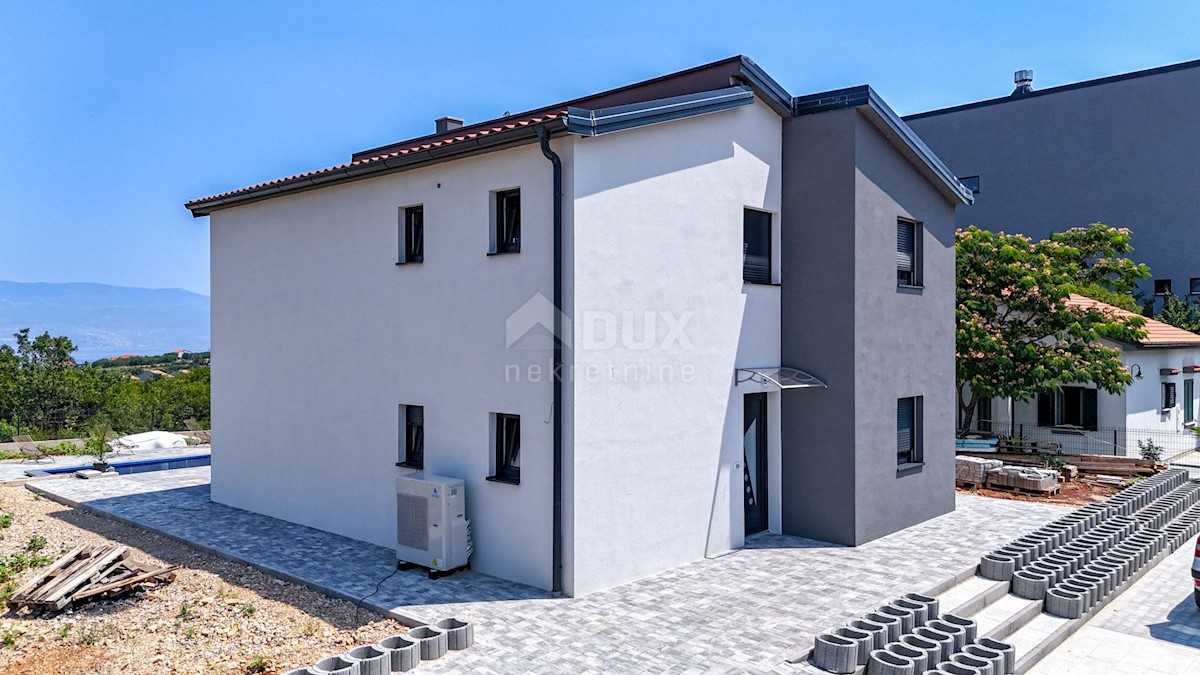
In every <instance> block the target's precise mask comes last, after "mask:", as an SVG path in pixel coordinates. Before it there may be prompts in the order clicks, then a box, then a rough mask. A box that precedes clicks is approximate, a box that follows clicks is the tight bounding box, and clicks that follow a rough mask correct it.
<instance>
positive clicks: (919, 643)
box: [900, 635, 942, 669]
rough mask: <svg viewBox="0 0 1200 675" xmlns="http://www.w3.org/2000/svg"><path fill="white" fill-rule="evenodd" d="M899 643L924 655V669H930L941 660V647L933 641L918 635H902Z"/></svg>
mask: <svg viewBox="0 0 1200 675" xmlns="http://www.w3.org/2000/svg"><path fill="white" fill-rule="evenodd" d="M900 642H903V643H904V644H906V645H908V646H909V647H912V648H913V649H916V650H918V651H920V652H921V653H922V654H924V659H925V667H926V669H928V668H931V667H932V666H933V664H935V663H937V662H938V661H940V660H941V659H942V647H941V645H939V644H938V643H936V642H934V641H933V640H928V639H926V638H923V637H921V636H920V635H902V636H900Z"/></svg>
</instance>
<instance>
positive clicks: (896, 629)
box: [867, 612, 904, 642]
mask: <svg viewBox="0 0 1200 675" xmlns="http://www.w3.org/2000/svg"><path fill="white" fill-rule="evenodd" d="M867 620H868V621H874V622H875V623H877V624H879V625H881V626H883V627H884V628H886V629H887V642H895V641H896V640H899V639H900V636H901V635H902V634H903V633H904V624H903V623H901V622H900V617H898V616H895V615H893V614H884V613H883V612H871V613H870V614H868V615H867Z"/></svg>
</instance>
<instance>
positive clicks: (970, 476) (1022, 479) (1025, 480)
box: [954, 455, 1059, 494]
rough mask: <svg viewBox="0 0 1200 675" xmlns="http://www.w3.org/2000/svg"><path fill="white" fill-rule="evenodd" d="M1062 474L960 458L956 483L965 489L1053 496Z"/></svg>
mask: <svg viewBox="0 0 1200 675" xmlns="http://www.w3.org/2000/svg"><path fill="white" fill-rule="evenodd" d="M1058 477H1059V472H1058V471H1057V470H1056V469H1038V468H1033V467H1028V466H1009V465H1006V464H1005V463H1004V462H1002V461H1000V460H998V459H986V458H982V457H969V456H966V455H958V456H956V457H955V458H954V480H955V482H956V483H957V484H958V485H960V486H963V487H971V488H981V487H987V488H991V489H993V490H1005V491H1008V492H1024V493H1030V494H1053V493H1055V492H1058Z"/></svg>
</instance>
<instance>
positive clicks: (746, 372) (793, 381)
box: [734, 366, 829, 389]
mask: <svg viewBox="0 0 1200 675" xmlns="http://www.w3.org/2000/svg"><path fill="white" fill-rule="evenodd" d="M742 382H758V383H759V384H773V385H775V386H776V387H779V388H780V389H812V388H819V389H828V388H829V385H827V384H825V383H824V382H822V381H821V380H819V379H817V377H816V376H815V375H813V374H811V373H806V372H804V371H803V370H800V369H798V368H788V367H787V366H774V367H771V368H738V369H736V370H735V371H734V386H737V385H738V384H741V383H742Z"/></svg>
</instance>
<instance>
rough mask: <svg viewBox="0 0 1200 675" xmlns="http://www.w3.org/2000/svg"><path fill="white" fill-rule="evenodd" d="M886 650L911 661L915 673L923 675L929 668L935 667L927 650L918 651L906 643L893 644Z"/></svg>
mask: <svg viewBox="0 0 1200 675" xmlns="http://www.w3.org/2000/svg"><path fill="white" fill-rule="evenodd" d="M884 649H885V650H886V651H888V652H890V653H892V654H895V655H896V656H901V657H903V658H905V659H908V660H909V661H911V662H912V664H913V672H914V673H923V672H925V671H926V670H928V669H929V668H931V667H933V664H932V663H930V662H929V656H928V654H927V653H926V652H925V650H923V649H917V648H916V647H913V646H911V645H908V644H906V643H904V642H893V643H891V644H890V645H888V646H887V647H884Z"/></svg>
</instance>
